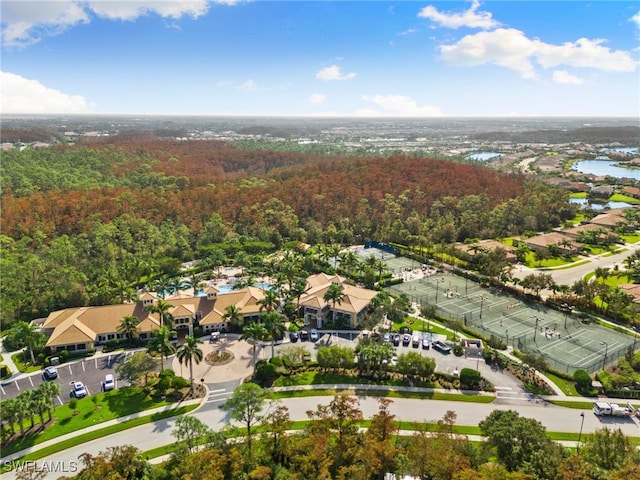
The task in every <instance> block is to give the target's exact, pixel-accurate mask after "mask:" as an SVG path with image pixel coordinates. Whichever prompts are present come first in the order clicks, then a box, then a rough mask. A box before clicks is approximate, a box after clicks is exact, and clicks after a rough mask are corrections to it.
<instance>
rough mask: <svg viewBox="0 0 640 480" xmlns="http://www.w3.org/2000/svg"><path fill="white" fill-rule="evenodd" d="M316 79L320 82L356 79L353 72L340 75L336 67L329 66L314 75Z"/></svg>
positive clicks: (338, 68)
mask: <svg viewBox="0 0 640 480" xmlns="http://www.w3.org/2000/svg"><path fill="white" fill-rule="evenodd" d="M316 78H319V79H320V80H325V81H329V80H353V79H354V78H356V74H355V73H353V72H350V73H346V74H342V73H341V72H340V67H339V66H337V65H331V66H329V67H324V68H323V69H321V70H319V71H318V73H316Z"/></svg>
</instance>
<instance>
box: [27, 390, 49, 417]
mask: <svg viewBox="0 0 640 480" xmlns="http://www.w3.org/2000/svg"><path fill="white" fill-rule="evenodd" d="M45 383H51V382H45ZM29 391H30V392H31V395H30V396H31V405H32V407H33V411H34V412H35V413H37V414H38V415H39V416H40V423H41V424H42V428H44V427H45V422H44V411H45V410H47V411H49V397H47V395H46V394H45V393H44V392H43V391H42V390H41V389H40V388H36V389H35V390H29ZM49 416H51V412H49Z"/></svg>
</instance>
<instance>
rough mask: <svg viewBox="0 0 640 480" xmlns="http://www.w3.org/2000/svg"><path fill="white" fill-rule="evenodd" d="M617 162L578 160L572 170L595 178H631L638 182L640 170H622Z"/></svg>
mask: <svg viewBox="0 0 640 480" xmlns="http://www.w3.org/2000/svg"><path fill="white" fill-rule="evenodd" d="M617 164H618V162H613V161H609V160H580V161H579V162H576V163H575V164H574V165H573V167H572V169H573V170H576V171H578V172H580V173H586V174H591V175H597V176H601V177H604V176H608V177H613V178H633V179H635V180H640V169H632V168H622V167H619V166H618V165H617Z"/></svg>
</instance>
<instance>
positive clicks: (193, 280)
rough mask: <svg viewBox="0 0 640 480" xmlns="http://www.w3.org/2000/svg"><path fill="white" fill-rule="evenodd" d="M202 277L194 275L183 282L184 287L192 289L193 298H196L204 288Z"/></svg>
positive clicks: (197, 274)
mask: <svg viewBox="0 0 640 480" xmlns="http://www.w3.org/2000/svg"><path fill="white" fill-rule="evenodd" d="M203 280H204V275H203V274H202V273H194V274H192V275H191V276H190V277H189V280H187V281H186V282H185V285H188V286H189V287H191V288H193V296H194V297H195V296H197V295H198V292H199V291H200V290H201V289H202V288H204V286H205V283H204V282H203Z"/></svg>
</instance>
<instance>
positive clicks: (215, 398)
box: [207, 388, 233, 403]
mask: <svg viewBox="0 0 640 480" xmlns="http://www.w3.org/2000/svg"><path fill="white" fill-rule="evenodd" d="M231 395H233V392H227V390H226V388H221V389H220V390H212V391H210V392H209V397H208V398H207V403H210V402H219V401H221V400H224V399H225V398H227V397H230V396H231Z"/></svg>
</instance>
